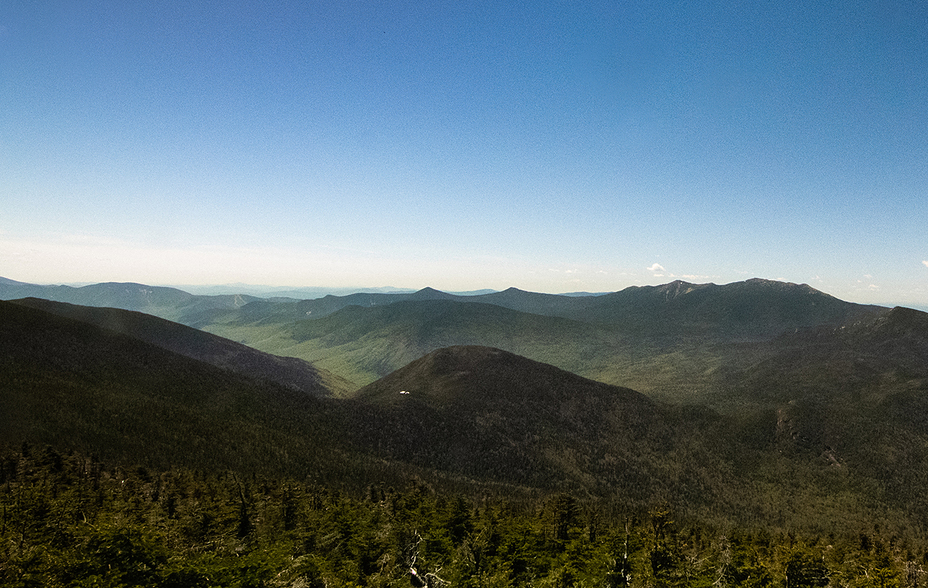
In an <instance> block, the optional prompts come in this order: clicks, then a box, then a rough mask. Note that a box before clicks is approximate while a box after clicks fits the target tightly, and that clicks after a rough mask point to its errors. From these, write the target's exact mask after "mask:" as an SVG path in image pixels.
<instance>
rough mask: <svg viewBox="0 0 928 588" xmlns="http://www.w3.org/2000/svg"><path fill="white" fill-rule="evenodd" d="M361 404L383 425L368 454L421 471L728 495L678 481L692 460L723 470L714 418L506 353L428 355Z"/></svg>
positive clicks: (466, 350) (587, 487)
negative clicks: (713, 439) (376, 450)
mask: <svg viewBox="0 0 928 588" xmlns="http://www.w3.org/2000/svg"><path fill="white" fill-rule="evenodd" d="M355 399H356V400H357V401H358V402H362V403H365V404H367V405H370V406H373V407H377V408H378V411H379V414H380V417H379V419H382V422H381V424H380V426H378V427H377V428H375V429H369V430H367V431H366V434H367V439H368V440H367V443H369V444H371V445H376V446H377V447H380V448H381V450H382V451H383V452H384V453H385V456H388V457H392V458H402V459H404V460H408V461H411V462H412V463H415V464H417V465H421V466H424V467H430V468H436V469H439V470H452V469H458V471H460V470H461V469H463V471H462V473H463V474H465V475H467V476H471V477H487V476H490V477H492V478H493V479H496V480H498V481H501V482H510V483H516V484H525V485H530V486H539V487H548V488H552V487H554V488H557V487H561V488H562V489H571V490H574V491H581V492H594V493H599V494H610V493H612V492H618V493H622V494H624V495H626V496H627V497H629V498H630V499H631V498H634V499H641V500H644V499H645V498H646V497H652V496H653V495H654V493H655V492H658V493H659V492H663V491H667V492H672V491H677V490H680V488H679V487H678V485H679V484H693V485H694V486H693V488H692V490H694V491H695V490H696V486H695V485H699V487H700V488H699V492H698V493H703V492H704V494H703V496H710V495H713V494H714V492H713V488H712V487H711V486H712V485H714V484H719V485H721V484H722V481H721V480H719V479H712V480H709V479H706V478H703V479H700V480H697V479H696V477H691V476H690V474H691V473H692V472H685V473H683V474H682V478H683V479H681V477H680V470H679V469H678V467H679V465H680V464H681V463H683V462H684V461H685V460H686V459H688V458H693V459H698V460H699V461H700V462H702V463H706V464H708V463H714V462H717V461H718V460H720V459H721V457H720V455H719V454H718V453H716V452H714V451H713V450H712V449H710V446H711V445H714V444H711V443H710V444H705V443H704V438H703V437H702V435H703V434H706V433H707V431H714V430H716V427H717V426H718V424H719V419H718V417H717V416H716V415H712V414H711V413H698V417H697V416H695V414H696V413H693V414H689V415H688V418H682V415H681V413H680V412H679V411H677V410H675V409H671V408H669V407H666V406H661V405H659V404H656V403H654V402H653V401H651V400H649V399H648V398H647V397H645V396H643V395H641V394H639V393H637V392H634V391H633V390H629V389H626V388H619V387H615V386H609V385H607V384H603V383H600V382H594V381H592V380H588V379H586V378H581V377H579V376H576V375H574V374H571V373H569V372H566V371H563V370H560V369H558V368H555V367H553V366H550V365H546V364H543V363H539V362H535V361H531V360H529V359H526V358H524V357H520V356H518V355H514V354H512V353H507V352H505V351H502V350H499V349H493V348H488V347H479V346H456V347H449V348H442V349H439V350H437V351H433V352H431V353H429V354H428V355H426V356H424V357H422V358H420V359H418V360H416V361H414V362H412V363H411V364H409V365H407V366H405V367H403V368H401V369H399V370H397V371H395V372H393V373H391V374H390V375H388V376H386V377H385V378H382V379H380V380H378V381H377V382H374V383H373V384H370V385H368V386H366V387H364V388H362V389H361V390H360V391H359V392H358V394H357V395H356V396H355ZM386 432H388V433H386ZM696 456H698V458H697V457H696ZM671 471H673V472H674V473H673V474H671V473H670V472H671ZM710 477H711V476H710ZM671 479H674V481H673V482H671V481H670V480H671ZM716 490H717V488H716ZM693 496H695V494H694V495H693ZM691 498H693V497H691Z"/></svg>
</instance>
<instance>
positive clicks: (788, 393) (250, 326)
mask: <svg viewBox="0 0 928 588" xmlns="http://www.w3.org/2000/svg"><path fill="white" fill-rule="evenodd" d="M36 288H43V287H35V286H30V285H27V284H18V283H12V284H11V283H9V281H4V282H3V283H0V292H2V293H3V296H4V297H8V296H9V295H10V294H11V293H14V292H15V293H29V294H30V295H33V294H35V293H41V292H43V290H37V289H36ZM44 288H48V289H47V290H44V292H45V293H46V294H50V295H51V294H53V295H55V296H57V297H58V298H59V299H60V298H66V297H72V300H70V301H68V302H67V303H65V302H64V301H61V300H58V301H51V300H49V299H45V300H41V299H37V298H25V297H20V299H18V300H16V301H15V302H3V303H0V391H2V394H0V442H2V443H4V444H18V443H21V442H22V441H29V442H30V443H48V444H51V445H54V446H56V447H60V448H62V449H68V448H73V449H77V450H81V451H85V452H88V453H95V454H99V455H101V456H107V457H108V458H111V459H114V460H117V461H119V462H122V463H127V464H147V465H151V466H156V467H170V466H171V465H172V464H178V465H183V466H185V467H194V468H205V469H215V468H219V469H222V468H227V469H232V470H235V471H243V472H260V473H264V474H267V475H287V476H297V477H300V478H309V479H311V480H317V481H319V482H320V483H325V484H336V485H339V484H340V485H343V486H352V487H356V486H358V485H363V484H368V483H376V482H378V481H380V482H383V481H384V480H386V481H387V482H390V481H399V480H403V479H410V478H414V477H419V478H422V479H428V480H430V483H434V484H436V485H439V486H445V487H448V488H453V489H457V490H459V491H467V492H528V493H531V492H537V491H541V492H551V491H569V492H571V493H573V494H575V495H582V496H590V497H599V498H600V499H606V498H609V499H616V498H618V497H622V500H624V501H626V502H627V503H628V504H637V505H647V504H649V503H651V502H653V501H655V500H665V501H669V502H672V503H673V504H675V505H676V506H677V507H678V508H679V509H680V512H685V513H690V514H691V515H693V516H697V515H698V516H702V517H708V518H710V519H717V520H726V521H733V522H737V523H739V524H749V525H750V524H756V525H774V526H777V525H779V526H782V527H790V526H800V527H802V526H809V525H813V526H816V527H818V528H819V529H820V530H821V529H827V528H829V526H831V527H839V526H842V525H845V526H846V525H850V524H854V525H866V524H871V523H872V522H873V521H875V520H877V519H879V520H883V521H884V522H885V521H888V522H889V523H890V524H898V525H901V526H906V525H909V526H911V527H912V528H917V529H921V531H919V532H923V531H925V530H928V529H926V528H925V526H924V521H926V520H928V500H926V499H925V498H924V497H925V496H928V492H926V489H928V428H926V423H928V314H926V313H923V312H920V311H917V310H912V309H907V308H892V309H890V308H884V307H876V306H866V305H857V304H851V303H847V302H843V301H840V300H838V299H836V298H834V297H831V296H829V295H827V294H824V293H822V292H819V291H817V290H814V289H812V288H810V287H808V286H805V285H795V284H785V283H780V282H770V281H764V280H749V281H746V282H738V283H734V284H727V285H723V286H716V285H712V284H702V285H697V284H688V283H685V282H673V283H670V284H666V285H663V286H656V287H644V288H629V289H626V290H623V291H621V292H616V293H612V294H606V295H601V296H555V295H547V294H536V293H530V292H523V291H520V290H516V289H510V290H506V291H503V292H494V293H490V294H484V295H476V296H467V297H461V296H456V295H451V294H447V293H442V292H439V291H436V290H431V289H425V290H420V291H418V292H406V293H392V294H383V293H381V294H377V293H371V294H353V295H350V296H343V297H337V296H327V297H323V298H320V299H316V300H303V301H295V300H268V299H250V298H246V297H236V296H227V295H223V296H218V297H209V296H194V295H192V294H188V293H185V292H182V291H179V290H172V289H163V288H151V287H148V286H144V285H139V284H100V285H96V286H87V287H84V288H62V287H44ZM74 298H78V299H81V300H84V301H90V302H93V303H96V304H86V305H81V306H76V305H75V303H74V300H73V299H74ZM98 305H99V306H98ZM101 307H106V308H101ZM126 307H132V308H131V309H130V310H126ZM144 308H147V309H152V310H157V311H158V312H159V313H161V315H162V316H164V317H170V316H174V317H181V318H182V319H183V321H186V322H187V324H188V325H195V326H196V327H199V329H196V328H193V327H191V326H186V325H182V324H180V321H179V322H169V321H168V320H166V319H164V318H157V317H154V316H150V315H148V314H143V313H141V312H138V311H139V310H140V309H144ZM206 331H208V332H206ZM242 343H244V344H242ZM246 345H247V346H246ZM257 350H260V351H257ZM270 353H275V354H279V355H283V356H291V358H286V357H277V356H275V355H270ZM293 357H295V358H301V359H293ZM868 521H869V522H868ZM919 521H921V522H919Z"/></svg>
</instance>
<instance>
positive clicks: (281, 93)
mask: <svg viewBox="0 0 928 588" xmlns="http://www.w3.org/2000/svg"><path fill="white" fill-rule="evenodd" d="M0 276H4V277H7V278H11V279H15V280H20V281H26V282H36V283H69V282H102V281H136V282H143V283H149V284H221V283H232V282H242V283H251V284H269V285H281V286H283V285H286V286H387V285H390V286H397V287H408V288H419V287H424V286H433V287H435V288H439V289H443V290H471V289H478V288H495V289H502V288H506V287H508V286H516V287H519V288H522V289H526V290H533V291H541V292H571V291H611V290H619V289H622V288H624V287H626V286H629V285H633V284H660V283H666V282H669V281H671V280H674V279H684V280H688V281H693V282H715V283H728V282H732V281H737V280H742V279H747V278H751V277H764V278H771V279H783V280H787V281H791V282H798V283H802V282H804V283H808V284H810V285H812V286H814V287H816V288H819V289H822V290H824V291H826V292H828V293H830V294H833V295H836V296H838V297H839V298H843V299H845V300H852V301H857V302H880V303H885V302H893V303H910V304H918V305H928V3H926V2H924V0H915V1H905V0H899V1H895V2H878V1H873V2H867V1H860V2H858V1H850V0H848V1H839V2H832V1H821V2H811V1H808V0H802V1H791V0H776V1H769V2H767V1H756V2H754V1H751V2H741V1H738V2H734V1H733V2H699V1H692V2H677V1H668V2H634V1H618V0H616V1H610V2H592V1H591V2H543V1H533V2H500V1H492V2H467V1H463V0H461V1H447V2H445V1H435V2H431V1H430V2H409V3H404V2H399V1H396V0H391V1H386V2H374V1H339V0H325V1H318V2H316V1H310V2H305V1H300V2H289V3H288V2H273V3H266V2H257V1H255V2H237V1H213V2H203V1H198V0H186V1H183V2H171V1H164V2H160V1H159V2H150V1H145V2H134V1H131V0H113V1H98V0H74V1H55V0H49V1H44V2H35V1H32V0H28V1H25V0H23V1H21V0H3V1H2V2H0Z"/></svg>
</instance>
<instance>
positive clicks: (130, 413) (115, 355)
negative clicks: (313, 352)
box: [0, 302, 340, 475]
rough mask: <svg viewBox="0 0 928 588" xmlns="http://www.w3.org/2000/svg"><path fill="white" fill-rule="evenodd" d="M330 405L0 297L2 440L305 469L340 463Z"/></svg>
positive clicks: (127, 459) (116, 454) (159, 463)
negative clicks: (328, 410)
mask: <svg viewBox="0 0 928 588" xmlns="http://www.w3.org/2000/svg"><path fill="white" fill-rule="evenodd" d="M328 406H329V405H327V404H325V403H324V402H322V401H321V400H319V399H317V398H315V397H313V396H311V395H308V394H305V393H303V392H297V391H294V390H290V389H288V388H285V387H282V386H279V385H274V384H268V383H261V382H257V381H256V380H254V379H251V378H247V377H244V376H242V375H239V374H235V373H232V372H229V371H227V370H223V369H220V368H217V367H215V366H212V365H208V364H206V363H203V362H200V361H196V360H194V359H191V358H189V357H185V356H183V355H180V354H177V353H173V352H171V351H167V350H166V349H163V348H160V347H157V346H154V345H151V344H149V343H146V342H144V341H141V340H139V339H136V338H134V337H130V336H127V335H124V334H120V333H116V332H114V331H110V330H107V329H102V328H100V327H97V326H95V325H91V324H88V323H85V322H80V321H76V320H73V319H69V318H66V317H61V316H57V315H53V314H50V313H48V312H44V311H41V310H38V309H34V308H29V307H27V306H23V305H18V304H11V303H8V302H0V438H2V440H0V442H2V443H7V444H15V445H17V446H18V444H19V443H21V442H23V441H28V442H30V443H33V444H44V443H47V444H50V445H52V446H55V447H58V448H60V449H61V450H67V449H75V450H79V451H82V452H85V453H87V454H97V455H99V456H101V457H103V458H106V459H110V460H112V461H114V462H117V463H121V464H126V465H132V464H144V465H147V466H154V467H159V468H170V467H172V466H174V465H180V466H184V467H192V468H205V469H210V470H216V469H223V468H230V469H233V470H239V471H252V472H266V473H273V474H275V475H280V474H281V473H290V474H293V475H297V474H299V475H306V474H307V473H309V472H314V471H331V470H332V467H330V466H331V465H335V466H337V462H338V461H339V460H338V458H337V457H334V456H335V455H337V454H338V452H339V451H340V449H339V446H340V443H338V442H335V441H334V439H335V437H333V435H334V433H332V432H331V431H328V430H327V427H328V425H326V424H325V423H326V422H327V421H328V418H327V413H326V410H327V407H328ZM332 460H334V462H333V463H330V462H332ZM326 464H329V465H326Z"/></svg>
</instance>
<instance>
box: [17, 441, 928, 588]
mask: <svg viewBox="0 0 928 588" xmlns="http://www.w3.org/2000/svg"><path fill="white" fill-rule="evenodd" d="M926 547H928V546H926V545H925V544H924V543H923V542H921V541H919V540H917V539H915V538H912V537H897V536H892V535H890V536H886V533H884V532H881V531H880V529H878V528H871V529H865V530H861V529H854V530H851V529H849V530H848V532H847V533H846V534H842V535H835V534H831V535H828V536H811V535H794V534H789V533H781V532H773V531H770V530H765V529H732V528H725V529H723V528H717V527H713V526H711V525H708V524H705V523H699V522H696V521H678V520H675V516H674V513H673V511H672V508H671V507H669V506H668V505H666V504H653V505H651V507H650V508H649V509H648V510H642V511H634V510H629V509H627V508H626V507H624V506H623V505H622V504H617V503H612V504H606V503H603V502H598V501H597V502H591V501H584V500H580V499H578V498H576V497H573V496H571V495H568V494H554V495H547V496H543V497H538V498H525V497H522V498H518V499H512V500H506V499H501V498H499V497H492V498H483V499H479V498H475V497H472V496H471V497H465V496H463V495H449V494H447V493H444V492H438V491H435V490H434V489H433V488H432V487H431V486H429V485H427V484H426V483H424V482H413V483H410V484H408V485H406V486H404V487H402V488H394V487H383V486H378V485H371V486H369V487H368V488H367V490H366V491H364V492H363V493H357V494H355V493H349V492H345V491H339V490H335V489H331V488H324V487H320V486H316V485H311V484H305V483H300V482H296V481H292V480H270V479H262V478H258V477H256V476H242V475H237V474H234V473H232V472H227V473H203V472H198V471H191V470H170V471H159V472H156V471H151V470H148V469H145V468H128V469H127V468H119V467H108V466H107V465H105V464H102V463H99V461H97V460H96V459H94V458H93V457H88V456H84V455H80V454H76V453H67V454H61V453H58V452H56V451H55V450H53V449H51V448H49V447H43V448H36V447H30V446H28V445H23V446H22V447H21V448H20V449H19V450H17V451H7V452H5V453H4V454H3V455H2V457H0V585H3V586H10V587H26V586H44V587H53V586H77V587H82V586H87V587H89V586H106V587H117V586H165V587H174V586H176V587H201V586H202V587H207V586H235V587H294V588H296V587H324V586H326V587H332V586H347V587H350V586H410V585H411V586H432V587H435V586H449V585H450V586H462V587H477V586H486V587H493V588H498V587H505V586H557V587H568V586H589V587H593V586H597V587H598V586H607V587H616V586H642V587H644V586H655V587H657V586H693V587H697V586H706V587H709V586H719V587H724V586H756V587H762V586H784V587H786V588H796V587H802V586H817V587H824V586H854V587H858V586H859V587H864V586H867V587H870V586H873V587H884V588H885V587H906V588H916V587H918V586H924V585H925V584H926V582H928V576H925V573H924V570H925V568H928V550H926Z"/></svg>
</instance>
